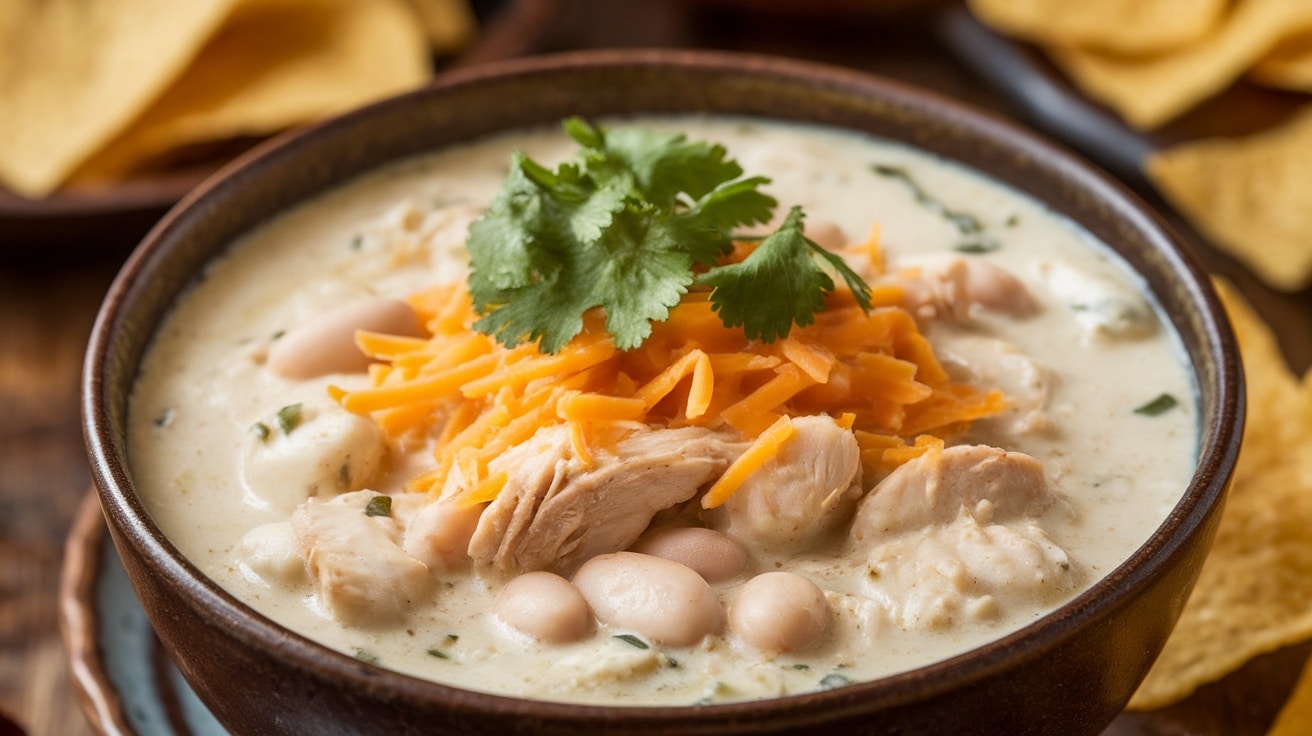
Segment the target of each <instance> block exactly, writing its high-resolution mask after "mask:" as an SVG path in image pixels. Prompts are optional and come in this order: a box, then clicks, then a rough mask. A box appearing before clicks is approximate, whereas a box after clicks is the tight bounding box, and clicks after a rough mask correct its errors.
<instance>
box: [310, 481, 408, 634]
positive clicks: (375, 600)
mask: <svg viewBox="0 0 1312 736" xmlns="http://www.w3.org/2000/svg"><path fill="white" fill-rule="evenodd" d="M378 495H379V494H378V493H375V492H374V491H356V492H354V493H346V494H343V495H341V496H338V497H336V498H334V499H332V500H331V501H318V500H315V499H311V500H309V501H307V502H305V503H304V504H301V506H299V507H298V508H297V509H296V511H295V512H294V513H293V514H292V519H291V525H292V533H293V534H294V535H295V537H296V543H297V545H299V547H300V550H301V556H302V557H303V558H304V559H305V566H306V570H307V571H308V572H309V573H310V578H311V580H312V581H313V583H314V587H315V591H316V592H317V593H318V595H319V598H320V600H321V601H322V602H323V603H324V605H325V606H326V607H327V609H328V610H329V611H330V612H331V613H332V615H333V616H334V617H335V618H337V619H338V620H339V621H341V622H342V623H344V624H346V625H348V626H381V625H387V624H392V623H395V622H396V621H398V620H401V619H403V618H404V617H405V615H406V612H407V611H409V610H410V609H411V608H413V607H414V604H415V603H416V602H417V601H419V600H420V599H422V598H424V597H425V596H427V595H428V594H429V591H430V588H431V584H432V576H431V575H430V574H429V570H428V567H427V566H426V565H424V563H422V562H420V561H419V560H416V559H415V558H413V557H411V556H410V555H408V554H406V553H405V552H404V551H403V550H402V549H401V547H400V541H401V528H400V526H399V525H398V524H397V522H396V520H395V519H393V518H392V517H391V516H386V515H377V516H369V515H368V514H366V513H365V510H366V508H367V507H368V504H369V501H370V500H372V499H373V498H374V497H375V496H378Z"/></svg>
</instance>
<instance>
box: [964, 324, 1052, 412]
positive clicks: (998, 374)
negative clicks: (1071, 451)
mask: <svg viewBox="0 0 1312 736" xmlns="http://www.w3.org/2000/svg"><path fill="white" fill-rule="evenodd" d="M939 358H940V359H941V360H942V361H943V365H944V367H945V368H947V369H948V370H949V371H951V372H952V373H953V376H954V378H956V379H957V380H959V381H961V382H962V383H969V384H973V385H976V386H992V387H994V388H997V389H999V390H1001V391H1002V393H1003V395H1004V396H1006V397H1007V404H1008V406H1007V410H1006V411H1005V412H1003V413H1001V414H998V415H995V416H991V417H986V418H984V419H980V420H977V421H976V422H975V424H974V425H973V426H974V428H975V429H978V430H983V431H984V432H985V433H986V434H987V435H998V434H1005V435H1011V436H1013V437H1022V436H1026V435H1034V434H1040V433H1043V432H1044V431H1046V430H1047V429H1048V428H1049V427H1050V426H1051V425H1050V423H1049V421H1048V414H1047V411H1046V409H1047V406H1048V394H1049V387H1050V385H1051V384H1052V383H1053V380H1054V379H1053V376H1052V375H1051V372H1050V371H1049V370H1048V369H1047V368H1046V367H1044V366H1043V365H1041V364H1040V363H1039V361H1037V360H1035V359H1034V357H1033V356H1031V355H1028V354H1026V353H1023V352H1021V351H1020V350H1019V349H1017V348H1016V346H1015V345H1012V344H1011V343H1009V342H1006V341H1003V340H998V339H996V338H992V337H984V336H981V335H954V336H952V337H951V338H950V339H948V340H945V341H944V343H943V344H942V345H940V346H939Z"/></svg>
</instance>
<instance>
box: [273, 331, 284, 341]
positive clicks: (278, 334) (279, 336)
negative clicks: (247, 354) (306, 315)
mask: <svg viewBox="0 0 1312 736" xmlns="http://www.w3.org/2000/svg"><path fill="white" fill-rule="evenodd" d="M286 334H287V330H278V331H277V332H275V333H273V334H272V335H270V336H269V339H270V340H281V339H282V336H283V335H286Z"/></svg>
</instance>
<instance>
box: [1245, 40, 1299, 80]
mask: <svg viewBox="0 0 1312 736" xmlns="http://www.w3.org/2000/svg"><path fill="white" fill-rule="evenodd" d="M1248 77H1249V79H1252V80H1253V81H1254V82H1256V83H1258V84H1263V85H1266V86H1268V87H1277V88H1279V89H1287V90H1293V91H1295V92H1312V33H1304V34H1302V35H1300V36H1294V37H1291V38H1287V39H1285V40H1283V41H1281V42H1280V43H1279V44H1277V45H1276V47H1275V48H1274V49H1272V50H1271V53H1269V54H1267V55H1266V56H1264V57H1262V58H1261V59H1260V60H1259V61H1258V62H1257V64H1256V65H1254V66H1253V68H1252V69H1251V70H1249V72H1248Z"/></svg>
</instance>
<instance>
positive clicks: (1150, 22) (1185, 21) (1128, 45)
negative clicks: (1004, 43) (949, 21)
mask: <svg viewBox="0 0 1312 736" xmlns="http://www.w3.org/2000/svg"><path fill="white" fill-rule="evenodd" d="M967 4H968V5H969V6H970V9H971V11H972V12H973V13H974V14H975V15H976V16H977V17H978V18H979V19H980V20H981V21H983V22H984V23H986V24H987V25H989V26H992V27H993V28H996V29H997V30H999V31H1002V32H1003V33H1006V34H1008V35H1012V36H1017V37H1020V38H1024V39H1028V40H1030V41H1036V42H1040V43H1051V44H1058V45H1068V46H1083V47H1086V48H1091V49H1098V50H1101V51H1107V52H1111V53H1120V54H1148V53H1159V52H1162V51H1167V50H1170V49H1174V48H1177V47H1179V46H1182V45H1184V44H1187V43H1190V42H1191V41H1195V40H1197V39H1198V38H1200V37H1202V36H1203V35H1204V34H1206V33H1207V32H1208V31H1210V30H1212V29H1213V28H1214V27H1215V26H1216V24H1217V23H1218V22H1219V21H1220V20H1221V18H1222V17H1223V16H1224V15H1225V11H1226V9H1227V7H1228V6H1229V2H1228V0H1102V1H1101V2H1078V1H1076V2H1072V0H969V2H968V3H967Z"/></svg>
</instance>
